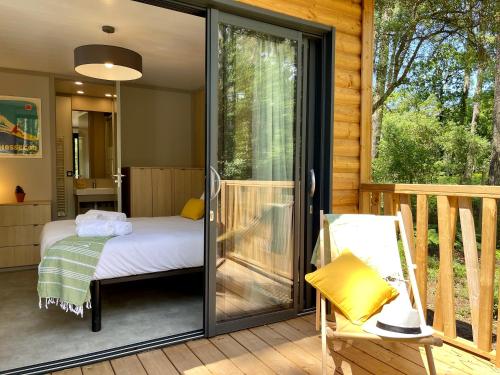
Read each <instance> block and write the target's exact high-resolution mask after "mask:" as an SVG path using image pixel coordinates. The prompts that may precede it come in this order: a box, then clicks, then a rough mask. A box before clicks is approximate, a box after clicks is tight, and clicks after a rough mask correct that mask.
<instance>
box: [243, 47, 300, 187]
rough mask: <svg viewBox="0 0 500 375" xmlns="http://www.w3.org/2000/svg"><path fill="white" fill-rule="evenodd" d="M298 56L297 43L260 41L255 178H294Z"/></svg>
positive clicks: (254, 115) (256, 75) (255, 104)
mask: <svg viewBox="0 0 500 375" xmlns="http://www.w3.org/2000/svg"><path fill="white" fill-rule="evenodd" d="M296 54H297V48H296V45H295V43H294V42H292V41H289V40H283V39H276V38H272V37H267V38H266V37H261V38H257V39H256V49H255V54H254V78H253V103H252V151H253V165H252V178H253V179H256V180H267V181H273V180H274V181H280V180H281V181H285V180H287V181H290V180H293V178H294V173H293V172H294V171H293V169H294V149H295V134H294V132H295V126H294V125H295V117H296V116H295V101H296V98H295V92H296V89H295V88H296V86H295V85H296V81H297V73H296Z"/></svg>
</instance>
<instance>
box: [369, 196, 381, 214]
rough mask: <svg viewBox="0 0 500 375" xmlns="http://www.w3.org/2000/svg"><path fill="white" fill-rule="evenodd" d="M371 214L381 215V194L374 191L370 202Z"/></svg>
mask: <svg viewBox="0 0 500 375" xmlns="http://www.w3.org/2000/svg"><path fill="white" fill-rule="evenodd" d="M370 213H372V214H374V215H380V193H379V192H378V191H374V192H373V193H372V199H371V202H370Z"/></svg>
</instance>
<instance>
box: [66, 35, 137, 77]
mask: <svg viewBox="0 0 500 375" xmlns="http://www.w3.org/2000/svg"><path fill="white" fill-rule="evenodd" d="M102 31H104V32H105V33H108V34H113V33H114V32H115V28H114V27H113V26H103V27H102ZM74 56H75V71H76V72H77V73H80V74H83V75H85V76H88V77H92V78H98V79H105V80H108V81H129V80H133V79H138V78H141V77H142V56H141V55H139V54H138V53H137V52H135V51H132V50H130V49H127V48H122V47H116V46H109V45H104V44H89V45H85V46H80V47H77V48H75V52H74Z"/></svg>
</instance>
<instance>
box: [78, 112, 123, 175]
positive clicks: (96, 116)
mask: <svg viewBox="0 0 500 375" xmlns="http://www.w3.org/2000/svg"><path fill="white" fill-rule="evenodd" d="M71 114H72V116H71V118H72V133H73V147H72V148H73V171H74V174H75V177H76V178H111V177H112V175H113V170H114V167H115V165H114V164H115V156H114V155H115V152H114V146H115V145H114V137H113V119H112V114H111V113H107V112H91V111H72V113H71Z"/></svg>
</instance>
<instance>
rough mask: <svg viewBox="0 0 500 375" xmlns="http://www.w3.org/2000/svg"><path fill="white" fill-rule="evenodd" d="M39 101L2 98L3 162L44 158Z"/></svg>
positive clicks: (0, 139) (0, 147)
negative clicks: (4, 159)
mask: <svg viewBox="0 0 500 375" xmlns="http://www.w3.org/2000/svg"><path fill="white" fill-rule="evenodd" d="M41 104H42V103H41V100H40V99H39V98H23V97H16V96H0V158H2V157H3V158H5V157H8V158H41V157H42V115H41Z"/></svg>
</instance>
